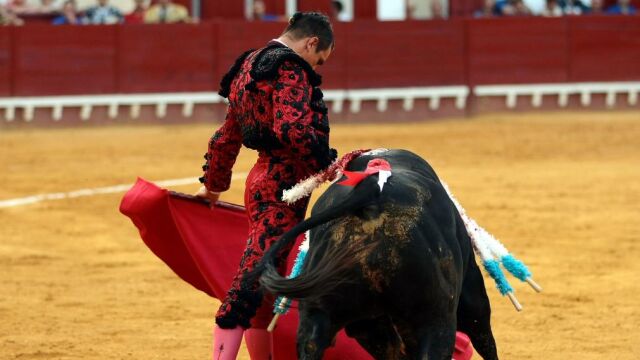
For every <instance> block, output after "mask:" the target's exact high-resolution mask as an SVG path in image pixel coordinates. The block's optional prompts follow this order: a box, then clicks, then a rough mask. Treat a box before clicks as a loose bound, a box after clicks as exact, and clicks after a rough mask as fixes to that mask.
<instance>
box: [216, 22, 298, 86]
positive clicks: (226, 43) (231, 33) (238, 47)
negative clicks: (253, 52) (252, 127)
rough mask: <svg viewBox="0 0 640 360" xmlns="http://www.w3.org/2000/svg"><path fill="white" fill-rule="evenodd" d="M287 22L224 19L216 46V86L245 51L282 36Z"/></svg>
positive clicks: (218, 29)
mask: <svg viewBox="0 0 640 360" xmlns="http://www.w3.org/2000/svg"><path fill="white" fill-rule="evenodd" d="M285 26H286V23H280V22H259V21H256V22H249V23H247V22H244V21H222V22H219V23H218V24H217V36H218V45H217V48H216V53H217V58H218V65H217V79H216V83H215V88H216V89H217V88H218V83H219V82H220V80H221V78H222V76H223V75H224V74H225V73H226V72H227V71H228V70H229V67H231V66H232V65H233V63H234V62H235V60H236V59H237V58H238V56H240V54H242V53H243V52H244V51H246V50H249V49H257V48H260V47H263V46H265V45H266V44H267V42H269V40H271V39H273V38H277V37H278V36H280V33H281V32H282V30H283V29H284V28H285Z"/></svg>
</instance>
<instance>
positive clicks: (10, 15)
mask: <svg viewBox="0 0 640 360" xmlns="http://www.w3.org/2000/svg"><path fill="white" fill-rule="evenodd" d="M10 25H13V26H20V25H24V21H23V20H22V19H20V18H19V17H18V16H17V15H16V14H15V13H14V12H13V11H12V10H11V9H9V8H5V7H4V6H0V26H10Z"/></svg>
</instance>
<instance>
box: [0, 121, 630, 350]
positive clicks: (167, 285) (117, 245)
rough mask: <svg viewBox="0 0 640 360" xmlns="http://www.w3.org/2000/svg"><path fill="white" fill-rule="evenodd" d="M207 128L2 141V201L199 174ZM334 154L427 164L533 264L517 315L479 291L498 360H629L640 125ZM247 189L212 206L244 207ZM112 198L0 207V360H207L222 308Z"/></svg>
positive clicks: (508, 125)
mask: <svg viewBox="0 0 640 360" xmlns="http://www.w3.org/2000/svg"><path fill="white" fill-rule="evenodd" d="M212 130H213V126H204V125H185V126H144V127H143V126H111V127H93V128H88V129H60V130H51V129H34V130H16V131H2V132H1V133H0V154H1V155H0V184H2V186H1V187H0V200H6V199H12V198H18V197H24V196H28V195H34V194H42V193H53V192H60V191H63V192H66V191H72V190H77V189H83V188H94V187H102V186H110V185H116V184H127V183H133V182H134V180H135V178H136V176H138V175H139V176H142V177H144V178H147V179H149V180H164V179H174V178H184V177H195V176H199V175H200V171H199V169H200V166H201V163H202V154H203V153H204V151H205V147H206V144H207V141H208V138H209V136H210V134H211V132H212ZM332 143H333V144H334V146H336V147H337V148H338V150H339V151H340V153H344V152H345V151H348V150H351V149H355V148H361V147H388V148H395V147H401V148H407V149H410V150H413V151H415V152H417V153H419V154H421V155H423V156H424V157H425V158H426V159H427V160H429V161H430V162H431V163H432V165H433V166H434V167H435V169H436V170H437V171H438V172H439V174H440V176H441V177H442V178H443V179H444V180H446V181H447V182H448V183H449V185H450V186H451V188H452V190H453V191H454V193H455V194H456V195H457V197H458V198H459V199H460V201H461V202H462V204H463V205H464V206H465V207H466V209H467V211H468V212H469V214H470V215H471V216H473V217H475V218H476V219H477V220H478V222H479V223H480V224H482V225H483V226H484V227H485V228H487V229H488V230H489V231H490V232H492V233H493V234H494V235H496V236H497V237H498V238H499V239H500V240H502V241H503V242H504V243H505V244H506V245H507V246H508V247H509V248H510V249H511V250H512V251H513V252H514V253H515V254H516V255H517V256H518V257H520V258H521V259H522V260H524V261H525V262H526V263H527V264H528V265H529V267H530V268H531V270H532V271H533V273H534V277H535V279H536V280H537V281H538V282H539V283H540V284H541V285H542V286H543V287H544V292H543V293H542V294H535V293H534V292H533V291H532V290H531V289H530V288H529V287H528V286H526V284H522V283H519V282H516V280H515V279H514V280H513V281H512V285H514V287H515V288H516V295H517V296H518V298H519V300H520V301H521V302H522V304H523V305H524V311H523V312H521V313H516V312H515V310H514V309H513V307H512V306H511V304H510V303H509V301H508V300H507V299H506V298H502V297H501V296H500V295H499V294H498V292H497V290H495V287H494V286H493V284H492V283H488V288H489V294H490V297H491V300H492V305H493V309H494V311H493V328H494V333H495V335H496V339H497V342H498V347H499V351H500V354H501V356H502V358H503V359H517V360H520V359H536V360H540V359H544V360H568V359H580V360H589V359H598V360H602V359H616V360H632V359H640V344H639V341H640V329H639V328H638V324H640V306H639V305H638V299H637V296H638V294H639V293H640V282H638V278H639V276H640V261H638V259H639V258H640V244H639V242H640V237H639V235H638V234H640V220H639V218H640V113H638V112H633V113H631V112H629V113H546V114H536V115H516V114H504V115H494V116H483V117H478V118H474V119H461V120H447V121H438V122H425V123H416V124H390V125H367V126H353V125H349V126H345V125H340V124H334V125H333V130H332ZM253 160H254V154H253V153H251V152H243V153H242V154H241V157H240V159H239V161H238V163H237V166H236V170H237V171H238V172H241V171H246V170H248V169H249V168H250V166H251V164H252V161H253ZM242 186H243V183H242V182H241V181H236V182H234V184H233V186H232V190H230V191H229V192H228V193H226V194H225V195H224V196H223V199H224V200H227V201H232V202H241V193H242V191H243V189H242ZM197 188H198V186H197V185H195V184H194V185H191V186H181V187H176V188H175V190H179V191H183V192H189V193H191V192H195V191H196V190H197ZM121 196H122V193H118V194H113V195H97V196H91V197H81V198H76V199H64V200H56V201H45V202H41V203H38V204H32V205H25V206H18V207H11V208H0V319H1V321H0V359H208V358H210V355H209V354H210V346H211V342H210V341H211V337H210V333H211V327H212V317H213V313H214V311H215V310H216V302H215V301H214V300H212V299H210V298H208V297H207V296H206V295H205V294H203V293H200V292H198V291H197V290H194V289H192V288H191V287H190V286H189V285H187V284H186V283H184V282H182V281H181V280H179V279H178V278H177V277H176V276H175V275H174V274H173V273H172V272H171V271H170V270H169V269H168V268H167V267H166V266H165V265H164V264H163V263H162V262H161V261H160V260H159V259H157V258H156V257H155V256H154V255H153V254H152V253H151V252H150V251H149V250H147V248H146V247H145V245H144V244H143V243H142V241H140V240H139V237H138V234H137V231H136V229H135V228H134V227H133V225H132V224H131V222H130V221H129V220H128V219H127V218H125V217H124V216H122V215H121V214H120V213H119V212H118V204H119V201H120V198H121ZM633 324H636V325H633ZM243 356H244V357H243V359H248V357H246V355H243Z"/></svg>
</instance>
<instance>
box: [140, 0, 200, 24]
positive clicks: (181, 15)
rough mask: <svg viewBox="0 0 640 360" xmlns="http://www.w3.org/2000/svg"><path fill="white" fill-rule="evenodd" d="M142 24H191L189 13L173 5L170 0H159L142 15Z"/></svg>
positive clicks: (181, 7)
mask: <svg viewBox="0 0 640 360" xmlns="http://www.w3.org/2000/svg"><path fill="white" fill-rule="evenodd" d="M144 22H145V23H147V24H168V23H179V22H191V18H189V11H188V10H187V8H186V7H185V6H183V5H180V4H174V3H172V2H171V0H159V1H158V3H157V4H155V5H153V6H151V7H150V8H149V10H147V12H146V13H145V14H144Z"/></svg>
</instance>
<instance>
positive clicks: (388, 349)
mask: <svg viewBox="0 0 640 360" xmlns="http://www.w3.org/2000/svg"><path fill="white" fill-rule="evenodd" d="M374 158H382V159H385V160H387V161H388V162H389V163H390V164H391V168H392V170H391V171H392V176H391V177H390V178H389V179H388V182H387V183H386V184H385V185H384V189H383V190H382V191H380V189H379V186H378V184H377V181H378V175H372V176H370V177H368V178H366V179H365V180H364V181H363V182H361V183H360V184H358V185H357V186H356V187H350V186H344V185H339V184H333V185H331V186H330V187H329V188H328V189H327V191H326V192H325V193H324V194H323V195H322V196H321V197H320V198H319V199H318V201H317V202H316V204H315V206H314V207H313V211H312V215H311V217H310V218H309V219H307V220H305V221H304V222H302V223H300V224H299V225H297V226H296V227H294V228H293V229H292V230H291V231H290V232H288V233H287V234H285V235H284V236H283V237H282V239H280V240H279V241H278V242H277V243H276V244H274V246H273V247H272V248H271V249H270V250H269V251H268V252H267V253H266V254H265V257H264V259H263V260H262V262H261V263H260V264H259V265H258V267H257V268H256V271H255V272H254V274H253V275H254V276H258V275H259V274H262V276H261V278H260V283H261V284H262V286H263V288H264V289H266V290H267V291H269V292H271V293H274V294H276V295H284V296H287V297H289V298H293V299H298V300H299V313H300V326H299V328H298V345H297V347H298V356H299V358H301V359H321V358H322V355H323V353H324V351H325V349H326V348H327V347H329V346H331V344H332V341H333V339H334V338H335V335H336V333H337V332H338V331H339V330H340V329H342V328H345V330H346V332H347V335H349V336H351V337H354V338H355V339H356V340H357V341H358V342H359V343H360V344H361V345H362V346H363V347H364V348H365V349H366V350H367V351H368V352H369V353H370V354H371V355H372V356H373V357H374V358H376V359H429V360H434V359H437V360H441V359H451V355H452V353H453V349H454V343H455V332H456V329H458V330H459V331H462V332H465V333H466V334H467V335H469V337H470V339H471V342H472V344H473V346H474V348H475V349H476V351H477V352H478V353H479V354H480V355H481V356H482V357H483V358H484V359H497V358H498V356H497V351H496V345H495V340H494V338H493V334H492V332H491V326H490V316H491V308H490V305H489V299H488V297H487V294H486V290H485V286H484V282H483V279H482V274H481V272H480V269H479V268H478V265H477V264H476V261H475V258H474V254H473V250H472V245H471V241H470V239H469V236H468V234H467V232H466V230H465V227H464V224H463V222H462V219H461V217H460V214H459V213H458V211H457V210H456V208H455V206H454V204H453V203H452V202H451V200H450V199H449V197H448V196H447V193H446V191H445V190H444V188H443V187H442V184H441V183H440V181H439V179H438V177H437V175H436V173H435V171H434V170H433V169H432V168H431V166H430V165H429V164H428V163H427V162H426V161H424V160H423V159H422V158H420V157H418V156H417V155H415V154H413V153H411V152H408V151H404V150H390V151H386V152H382V153H379V154H376V155H363V156H360V157H359V158H357V159H355V160H354V161H352V162H351V163H350V164H349V166H348V168H347V170H351V171H362V170H364V169H365V168H366V166H367V163H368V162H369V160H371V159H374ZM308 229H312V230H311V232H310V249H309V252H308V254H307V258H306V261H305V264H304V266H303V268H302V271H301V274H300V276H298V277H297V278H294V279H285V278H283V277H282V276H281V275H279V274H278V273H277V271H276V270H275V267H274V263H275V262H276V258H277V256H276V255H277V254H278V252H279V251H280V249H281V248H282V246H283V245H284V244H285V243H287V242H289V243H290V242H291V241H294V239H295V238H296V237H297V236H298V235H299V234H301V233H302V232H304V231H306V230H308Z"/></svg>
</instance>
